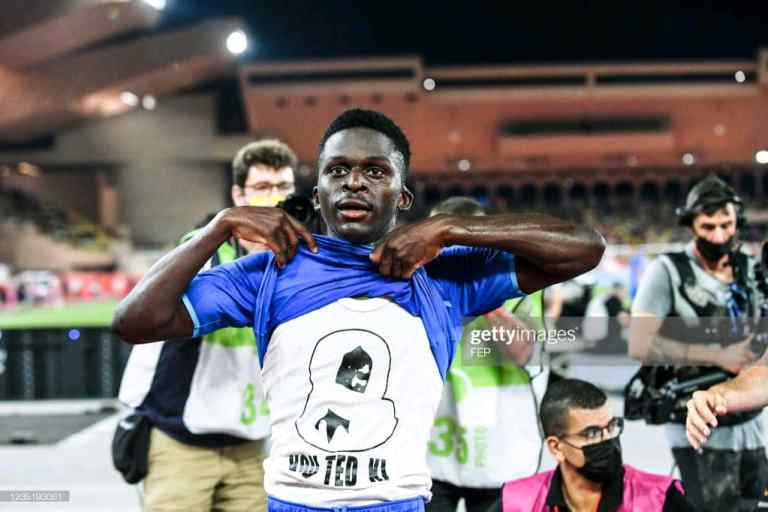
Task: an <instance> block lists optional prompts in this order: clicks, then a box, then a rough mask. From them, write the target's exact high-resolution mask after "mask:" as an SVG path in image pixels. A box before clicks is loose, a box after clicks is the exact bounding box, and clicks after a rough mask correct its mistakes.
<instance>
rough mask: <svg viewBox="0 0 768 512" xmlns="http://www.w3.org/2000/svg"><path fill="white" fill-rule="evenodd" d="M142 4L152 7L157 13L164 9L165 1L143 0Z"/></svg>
mask: <svg viewBox="0 0 768 512" xmlns="http://www.w3.org/2000/svg"><path fill="white" fill-rule="evenodd" d="M144 3H145V4H147V5H149V6H151V7H154V8H155V9H157V10H158V11H162V10H163V9H165V0H144Z"/></svg>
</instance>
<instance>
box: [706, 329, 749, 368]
mask: <svg viewBox="0 0 768 512" xmlns="http://www.w3.org/2000/svg"><path fill="white" fill-rule="evenodd" d="M752 337H753V336H750V337H748V338H747V339H745V340H744V341H740V342H739V343H734V344H733V345H728V346H727V347H723V348H720V349H717V352H716V353H715V355H714V363H715V364H716V365H718V366H719V367H720V368H722V369H723V370H727V371H729V372H731V373H739V372H740V371H741V369H742V368H744V367H745V366H748V365H749V364H751V363H753V362H755V360H756V359H757V356H755V354H754V353H753V352H752V349H751V347H750V345H751V343H752Z"/></svg>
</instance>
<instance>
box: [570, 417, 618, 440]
mask: <svg viewBox="0 0 768 512" xmlns="http://www.w3.org/2000/svg"><path fill="white" fill-rule="evenodd" d="M622 432H624V418H622V417H619V416H616V417H613V418H612V419H611V421H609V422H608V424H607V425H606V426H604V427H587V428H585V429H584V430H582V431H581V432H574V433H571V434H560V435H557V436H555V437H557V438H558V439H560V440H562V441H563V442H564V443H565V444H567V445H569V446H572V447H574V448H581V447H582V446H585V445H588V444H595V443H599V442H602V441H605V440H606V439H613V438H614V437H618V436H620V435H621V433H622ZM566 437H575V438H578V439H581V440H582V441H583V442H584V445H582V446H576V445H574V444H571V443H569V442H568V441H566V440H565V438H566Z"/></svg>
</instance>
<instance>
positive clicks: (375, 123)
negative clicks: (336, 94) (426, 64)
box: [318, 108, 411, 183]
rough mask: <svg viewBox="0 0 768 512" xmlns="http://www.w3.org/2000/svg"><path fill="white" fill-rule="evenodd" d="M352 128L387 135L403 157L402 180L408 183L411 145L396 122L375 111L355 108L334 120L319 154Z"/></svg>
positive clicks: (319, 149)
mask: <svg viewBox="0 0 768 512" xmlns="http://www.w3.org/2000/svg"><path fill="white" fill-rule="evenodd" d="M350 128H369V129H371V130H375V131H377V132H379V133H382V134H384V135H386V136H387V137H388V138H389V140H391V141H392V144H393V145H394V146H395V150H397V151H398V152H399V153H400V154H401V155H402V156H403V169H402V178H403V183H405V182H406V180H407V179H408V171H409V166H410V165H411V144H410V142H408V137H406V136H405V133H403V130H401V129H400V127H399V126H397V124H395V122H394V121H392V120H391V119H390V118H388V117H387V116H385V115H384V114H382V113H381V112H377V111H375V110H363V109H360V108H353V109H350V110H347V111H346V112H344V113H343V114H341V115H340V116H339V117H337V118H336V119H334V120H333V121H332V122H331V124H330V125H329V126H328V129H327V130H326V131H325V134H324V135H323V138H322V139H320V146H319V148H318V153H322V152H323V148H324V147H325V143H326V142H328V139H330V138H331V137H332V136H333V135H334V134H335V133H337V132H340V131H342V130H348V129H350Z"/></svg>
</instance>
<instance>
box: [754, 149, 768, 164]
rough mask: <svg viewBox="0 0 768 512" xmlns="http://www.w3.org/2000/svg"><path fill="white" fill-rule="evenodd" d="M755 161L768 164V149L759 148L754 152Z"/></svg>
mask: <svg viewBox="0 0 768 512" xmlns="http://www.w3.org/2000/svg"><path fill="white" fill-rule="evenodd" d="M755 161H756V162H757V163H759V164H768V149H761V150H760V151H758V152H757V153H755Z"/></svg>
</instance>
